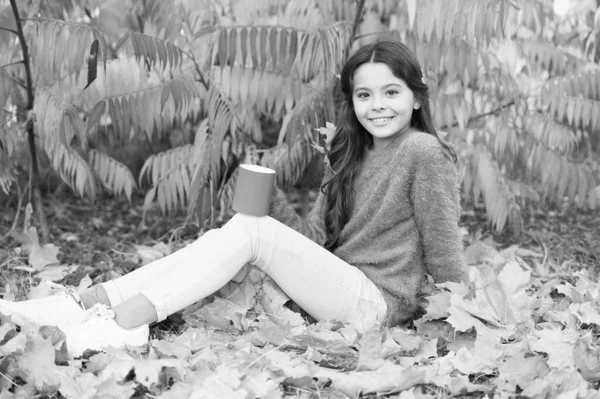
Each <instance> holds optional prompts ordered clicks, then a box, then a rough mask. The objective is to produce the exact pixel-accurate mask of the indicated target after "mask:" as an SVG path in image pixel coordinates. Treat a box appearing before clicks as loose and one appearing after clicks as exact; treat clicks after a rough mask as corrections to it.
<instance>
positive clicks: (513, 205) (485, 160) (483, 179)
mask: <svg viewBox="0 0 600 399" xmlns="http://www.w3.org/2000/svg"><path fill="white" fill-rule="evenodd" d="M473 166H474V167H475V168H476V170H477V172H476V173H477V174H476V178H475V181H474V184H473V192H474V197H475V199H477V198H478V197H479V195H480V193H481V194H482V195H483V199H484V203H485V209H486V213H487V215H488V219H489V220H490V222H491V224H492V225H493V226H494V228H495V229H496V231H497V232H501V231H502V230H503V229H504V226H505V224H506V223H507V222H509V223H510V225H511V226H512V228H513V229H514V230H515V231H516V232H517V233H518V232H519V231H520V229H521V224H522V223H521V216H520V209H519V205H518V204H517V202H516V199H515V196H514V194H513V193H512V192H511V191H510V187H509V184H508V183H507V181H506V179H505V178H504V177H503V176H502V174H501V172H500V170H499V168H498V165H497V164H496V163H495V162H494V160H493V158H492V157H491V155H490V154H489V152H488V151H487V149H486V148H484V147H480V148H479V151H477V152H476V153H475V154H474V155H473Z"/></svg>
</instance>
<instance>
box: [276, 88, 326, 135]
mask: <svg viewBox="0 0 600 399" xmlns="http://www.w3.org/2000/svg"><path fill="white" fill-rule="evenodd" d="M334 119H335V109H334V100H333V87H331V86H325V87H324V88H322V89H320V90H316V89H315V90H313V91H312V92H310V93H308V94H306V95H305V96H304V97H303V98H302V99H301V100H300V102H298V104H297V105H296V106H295V107H294V108H293V109H292V110H291V111H290V112H288V113H287V114H286V115H285V117H284V118H283V123H282V124H281V129H280V130H279V138H278V140H277V142H278V145H281V144H282V143H283V142H284V141H287V142H288V143H289V144H290V145H292V144H293V143H295V142H296V141H298V140H299V139H306V140H314V141H318V136H317V134H316V133H315V132H316V129H317V128H318V127H321V126H325V122H327V121H331V120H334Z"/></svg>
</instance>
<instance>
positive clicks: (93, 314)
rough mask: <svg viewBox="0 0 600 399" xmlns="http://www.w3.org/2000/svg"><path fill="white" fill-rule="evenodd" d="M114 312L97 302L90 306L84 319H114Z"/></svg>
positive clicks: (86, 320)
mask: <svg viewBox="0 0 600 399" xmlns="http://www.w3.org/2000/svg"><path fill="white" fill-rule="evenodd" d="M114 318H115V312H114V311H113V310H112V309H111V308H109V307H108V306H106V305H103V304H101V303H97V304H95V305H94V306H92V307H91V308H90V309H89V310H88V311H87V314H86V315H85V318H84V321H85V322H88V321H91V320H96V321H99V320H100V319H114Z"/></svg>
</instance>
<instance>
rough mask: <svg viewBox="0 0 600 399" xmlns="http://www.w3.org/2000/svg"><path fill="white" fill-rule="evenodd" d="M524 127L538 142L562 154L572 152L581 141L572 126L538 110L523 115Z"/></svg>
mask: <svg viewBox="0 0 600 399" xmlns="http://www.w3.org/2000/svg"><path fill="white" fill-rule="evenodd" d="M523 128H524V130H525V131H526V132H527V133H529V134H531V135H532V136H533V137H534V138H535V139H536V140H537V141H538V142H540V143H542V144H544V145H545V146H546V147H547V148H548V149H550V150H552V151H556V152H558V153H560V154H561V155H567V154H569V153H571V151H573V149H574V148H575V147H576V146H577V144H578V141H579V140H578V139H577V136H576V135H575V132H574V131H573V129H572V128H569V127H568V126H565V125H563V124H561V123H558V122H556V121H555V120H554V119H552V118H550V117H548V116H546V115H542V114H540V113H538V112H535V113H529V114H527V115H525V116H524V117H523Z"/></svg>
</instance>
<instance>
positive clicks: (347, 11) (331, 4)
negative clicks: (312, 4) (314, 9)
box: [316, 0, 356, 23]
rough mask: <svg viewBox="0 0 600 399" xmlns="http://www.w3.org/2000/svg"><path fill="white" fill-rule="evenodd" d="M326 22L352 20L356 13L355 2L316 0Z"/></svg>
mask: <svg viewBox="0 0 600 399" xmlns="http://www.w3.org/2000/svg"><path fill="white" fill-rule="evenodd" d="M316 3H317V5H318V8H319V11H320V13H321V15H322V16H323V18H324V19H325V21H326V23H334V22H341V21H352V20H354V15H355V14H356V2H354V1H346V0H316Z"/></svg>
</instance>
